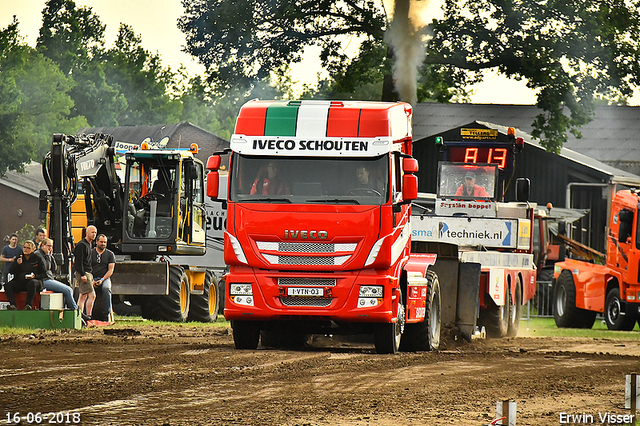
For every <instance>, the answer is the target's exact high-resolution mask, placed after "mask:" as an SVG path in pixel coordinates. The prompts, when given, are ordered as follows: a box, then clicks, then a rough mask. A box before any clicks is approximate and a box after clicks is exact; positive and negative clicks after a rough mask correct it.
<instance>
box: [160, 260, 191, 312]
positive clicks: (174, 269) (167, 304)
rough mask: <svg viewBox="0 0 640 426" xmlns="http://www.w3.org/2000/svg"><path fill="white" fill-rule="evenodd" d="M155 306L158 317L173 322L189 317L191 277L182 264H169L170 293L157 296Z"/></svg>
mask: <svg viewBox="0 0 640 426" xmlns="http://www.w3.org/2000/svg"><path fill="white" fill-rule="evenodd" d="M156 298H157V299H156V302H157V303H156V306H155V308H154V310H155V312H156V315H157V317H158V319H160V320H164V321H173V322H185V321H186V320H187V318H188V317H189V307H190V304H191V292H190V291H189V277H188V276H187V274H186V272H185V271H184V269H182V267H181V266H175V265H171V266H169V294H168V295H167V296H156Z"/></svg>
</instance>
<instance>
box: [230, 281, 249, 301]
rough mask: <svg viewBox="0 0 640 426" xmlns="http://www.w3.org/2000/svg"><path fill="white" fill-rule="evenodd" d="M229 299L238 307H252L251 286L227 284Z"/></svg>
mask: <svg viewBox="0 0 640 426" xmlns="http://www.w3.org/2000/svg"><path fill="white" fill-rule="evenodd" d="M229 299H230V300H231V301H232V302H233V303H237V304H238V305H245V306H253V288H252V287H251V284H250V283H232V284H229Z"/></svg>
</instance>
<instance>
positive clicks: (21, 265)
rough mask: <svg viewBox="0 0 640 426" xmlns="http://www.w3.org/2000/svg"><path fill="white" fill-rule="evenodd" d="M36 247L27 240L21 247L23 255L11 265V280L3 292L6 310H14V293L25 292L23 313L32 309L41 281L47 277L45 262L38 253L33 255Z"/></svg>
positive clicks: (40, 287)
mask: <svg viewBox="0 0 640 426" xmlns="http://www.w3.org/2000/svg"><path fill="white" fill-rule="evenodd" d="M35 249H36V245H35V243H34V242H33V241H31V240H27V241H25V242H24V246H23V247H22V250H23V253H22V254H21V255H20V256H18V257H17V258H16V260H15V261H14V262H13V264H11V267H10V268H9V272H10V273H11V274H13V278H12V279H11V281H9V282H8V283H7V285H6V288H5V292H6V295H7V300H9V306H8V307H7V309H10V310H16V309H17V307H16V297H15V293H22V292H25V291H26V292H27V300H26V302H25V305H24V309H25V311H28V310H30V309H32V305H33V299H34V298H35V297H36V293H38V292H40V290H41V289H42V280H43V279H45V278H46V277H47V271H46V269H45V260H44V258H43V257H42V255H40V253H35Z"/></svg>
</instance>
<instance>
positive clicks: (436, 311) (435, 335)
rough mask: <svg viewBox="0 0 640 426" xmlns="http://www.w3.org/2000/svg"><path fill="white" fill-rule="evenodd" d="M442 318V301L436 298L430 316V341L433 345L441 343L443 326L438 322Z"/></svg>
mask: <svg viewBox="0 0 640 426" xmlns="http://www.w3.org/2000/svg"><path fill="white" fill-rule="evenodd" d="M438 318H440V301H439V300H437V299H436V298H434V300H433V303H432V305H431V315H430V316H429V321H430V324H431V325H432V327H431V336H430V341H431V342H432V345H433V344H439V343H440V327H441V325H442V324H440V322H439V321H438Z"/></svg>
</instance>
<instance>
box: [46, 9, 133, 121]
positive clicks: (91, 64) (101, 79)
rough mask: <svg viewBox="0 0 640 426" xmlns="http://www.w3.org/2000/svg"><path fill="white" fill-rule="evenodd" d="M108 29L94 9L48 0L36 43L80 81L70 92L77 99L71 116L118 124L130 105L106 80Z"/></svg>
mask: <svg viewBox="0 0 640 426" xmlns="http://www.w3.org/2000/svg"><path fill="white" fill-rule="evenodd" d="M105 28H106V27H105V25H104V24H102V22H101V21H100V18H99V17H98V16H97V15H96V14H94V13H93V12H92V9H91V8H88V7H80V8H78V7H76V4H75V2H73V0H48V1H47V3H46V6H45V8H44V10H43V11H42V27H41V28H40V35H39V36H38V40H37V45H36V48H37V49H38V51H40V52H41V53H42V54H43V55H45V56H46V57H48V58H50V59H51V60H52V61H54V62H56V63H57V64H58V66H59V67H60V69H61V70H62V71H63V72H64V73H65V74H66V75H68V76H70V77H72V78H73V80H74V81H75V82H76V84H75V86H74V87H73V88H72V89H71V91H70V92H69V94H70V96H71V98H72V99H73V100H74V106H73V107H72V109H71V116H73V117H80V116H84V117H86V119H87V121H88V122H89V124H90V125H92V126H117V125H118V116H119V115H120V114H122V113H123V111H124V110H125V109H126V108H127V100H126V99H125V97H124V95H123V94H122V93H120V92H119V89H118V87H113V86H112V85H110V84H109V83H107V81H106V76H105V67H106V66H105V64H104V62H103V61H102V56H103V54H104V51H105V49H104V34H105ZM77 130H78V129H75V130H74V131H73V133H75V132H76V131H77Z"/></svg>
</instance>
